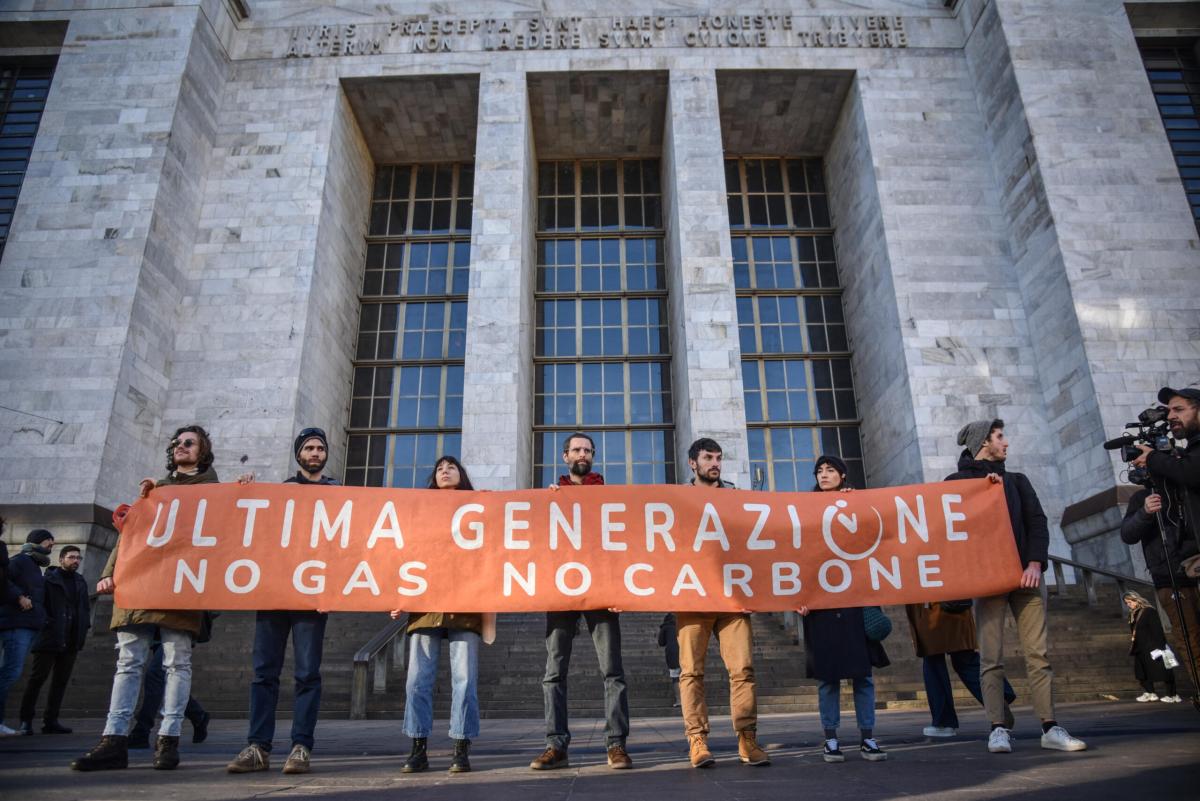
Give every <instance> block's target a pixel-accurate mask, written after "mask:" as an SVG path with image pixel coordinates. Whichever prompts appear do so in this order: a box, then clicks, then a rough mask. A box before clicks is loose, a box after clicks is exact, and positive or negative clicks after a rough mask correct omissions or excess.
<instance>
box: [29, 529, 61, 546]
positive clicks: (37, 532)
mask: <svg viewBox="0 0 1200 801" xmlns="http://www.w3.org/2000/svg"><path fill="white" fill-rule="evenodd" d="M52 539H54V535H53V534H51V533H50V532H49V531H46V529H44V528H35V529H34V530H33V531H31V532H29V536H27V537H26V538H25V541H26V542H32V543H33V544H34V545H41V544H42V543H43V542H45V541H46V540H52Z"/></svg>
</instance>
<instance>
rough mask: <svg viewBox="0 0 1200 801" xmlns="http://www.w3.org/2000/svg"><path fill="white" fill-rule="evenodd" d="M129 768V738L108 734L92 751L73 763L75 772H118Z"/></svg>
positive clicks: (72, 766)
mask: <svg viewBox="0 0 1200 801" xmlns="http://www.w3.org/2000/svg"><path fill="white" fill-rule="evenodd" d="M127 767H129V738H128V737H126V736H124V735H119V734H106V735H104V736H103V737H101V738H100V742H99V744H97V745H96V747H95V748H93V749H92V750H91V751H88V752H87V753H86V754H84V755H83V756H81V757H80V758H79V759H77V760H75V761H74V762H72V763H71V768H72V769H73V770H85V771H86V770H118V769H120V768H127Z"/></svg>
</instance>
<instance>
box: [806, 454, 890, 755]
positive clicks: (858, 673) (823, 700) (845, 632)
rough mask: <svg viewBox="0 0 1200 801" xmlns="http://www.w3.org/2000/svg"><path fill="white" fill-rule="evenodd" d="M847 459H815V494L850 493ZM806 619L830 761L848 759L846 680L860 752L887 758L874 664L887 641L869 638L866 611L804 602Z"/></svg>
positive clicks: (883, 659) (881, 661) (810, 668)
mask: <svg viewBox="0 0 1200 801" xmlns="http://www.w3.org/2000/svg"><path fill="white" fill-rule="evenodd" d="M846 473H847V470H846V463H845V462H843V461H842V460H841V459H839V458H837V457H836V456H822V457H820V458H819V459H817V463H816V466H815V467H814V469H813V474H814V475H815V476H816V479H817V485H816V487H815V488H814V490H815V491H817V492H849V491H850V490H852V489H854V488H853V487H851V486H850V485H849V484H847V483H846ZM797 611H798V612H799V613H800V614H801V615H802V616H803V617H804V653H805V658H806V661H807V672H808V677H809V678H812V679H817V680H818V681H819V682H820V684H819V685H818V687H817V702H818V705H819V708H820V713H821V726H822V728H823V729H824V731H825V748H824V758H825V761H826V762H844V761H846V757H845V755H844V754H843V753H842V750H841V748H840V746H839V744H838V739H837V727H838V723H839V722H840V721H841V706H840V694H841V686H842V679H849V680H850V681H851V682H852V684H853V686H854V715H855V718H856V719H857V722H858V728H859V732H860V733H861V742H860V744H859V751H860V752H861V753H862V758H863V759H865V760H867V761H869V762H881V761H883V760H885V759H887V753H886V752H884V750H883V749H882V748H880V747H879V743H878V742H877V741H876V740H875V734H874V731H873V729H874V727H875V682H874V681H873V680H872V679H871V668H872V666H874V667H887V665H888V664H890V663H889V662H888V658H887V654H886V653H885V652H884V650H883V645H882V644H880V643H878V642H872V641H870V640H868V639H867V629H866V624H865V623H864V620H863V610H862V609H859V608H852V609H815V610H809V608H808V607H807V606H802V607H800V609H798V610H797Z"/></svg>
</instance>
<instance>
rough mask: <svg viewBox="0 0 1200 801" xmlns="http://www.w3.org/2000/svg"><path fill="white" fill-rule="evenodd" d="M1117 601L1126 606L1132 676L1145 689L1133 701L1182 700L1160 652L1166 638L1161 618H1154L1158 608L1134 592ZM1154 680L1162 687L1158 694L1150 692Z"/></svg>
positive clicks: (1176, 701) (1165, 642)
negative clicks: (1163, 687) (1127, 610)
mask: <svg viewBox="0 0 1200 801" xmlns="http://www.w3.org/2000/svg"><path fill="white" fill-rule="evenodd" d="M1121 600H1123V601H1125V606H1127V607H1129V640H1130V644H1129V653H1130V654H1132V655H1133V675H1134V676H1135V677H1137V680H1138V683H1140V684H1141V685H1142V689H1143V690H1144V691H1145V692H1143V693H1142V694H1141V695H1139V696H1138V697H1137V700H1138V701H1141V702H1143V703H1145V702H1147V701H1162V702H1163V703H1166V704H1178V703H1179V702H1180V701H1182V700H1183V699H1181V698H1180V697H1179V694H1178V693H1176V692H1175V671H1174V670H1173V669H1171V668H1169V667H1167V666H1166V664H1165V654H1164V653H1163V652H1164V651H1165V650H1166V648H1167V638H1166V635H1164V634H1163V628H1162V621H1160V620H1159V619H1158V610H1157V609H1155V608H1154V605H1153V604H1151V603H1150V602H1149V601H1147V600H1146V599H1145V598H1143V597H1142V596H1141V595H1139V594H1138V593H1136V592H1127V593H1125V594H1124V595H1123V596H1121ZM1155 653H1157V654H1158V656H1157V657H1156V656H1155ZM1156 681H1157V682H1161V683H1162V684H1163V685H1164V686H1165V687H1166V692H1165V693H1164V694H1163V695H1162V696H1161V697H1160V696H1158V695H1156V694H1155V693H1154V682H1156Z"/></svg>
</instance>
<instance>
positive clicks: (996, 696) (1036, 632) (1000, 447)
mask: <svg viewBox="0 0 1200 801" xmlns="http://www.w3.org/2000/svg"><path fill="white" fill-rule="evenodd" d="M958 444H959V445H962V446H963V447H964V450H963V452H962V455H961V456H960V457H959V460H958V472H956V473H953V474H951V475H949V476H947V477H946V480H947V481H952V480H956V479H964V478H988V479H990V480H991V481H992V482H993V483H1000V484H1003V485H1004V500H1005V503H1006V504H1007V506H1008V517H1009V522H1010V523H1011V525H1012V532H1013V538H1014V539H1015V540H1016V546H1017V555H1018V556H1019V557H1020V559H1021V564H1022V565H1024V566H1025V569H1024V570H1023V571H1022V573H1021V586H1020V587H1019V588H1018V589H1015V590H1013V591H1012V592H1009V593H1005V594H1004V595H994V596H992V597H990V598H979V599H976V601H975V624H976V628H977V630H978V637H979V661H980V671H979V674H980V684H981V685H982V689H983V705H984V709H986V710H987V714H988V719H989V720H990V721H991V724H992V731H991V733H990V734H989V735H988V751H990V752H992V753H993V754H1006V753H1009V752H1010V751H1012V739H1011V737H1010V734H1009V727H1008V725H1006V721H1005V711H1006V710H1005V703H1004V682H1005V676H1004V657H1003V654H1004V612H1005V610H1006V609H1011V610H1012V615H1013V618H1014V620H1015V621H1016V624H1017V636H1018V637H1019V638H1020V640H1021V647H1022V649H1023V650H1024V651H1025V672H1026V674H1027V675H1028V677H1029V691H1030V695H1032V696H1033V708H1034V711H1035V712H1037V714H1038V717H1040V718H1041V720H1042V743H1041V744H1042V748H1049V749H1052V750H1055V751H1083V750H1084V749H1086V748H1087V744H1086V743H1084V742H1083V740H1080V739H1079V738H1077V737H1072V736H1071V735H1070V734H1068V733H1067V730H1066V729H1064V728H1063V727H1062V726H1059V725H1058V722H1057V721H1056V720H1055V716H1054V697H1053V682H1054V672H1053V671H1052V670H1051V669H1050V660H1049V659H1048V658H1047V656H1046V598H1045V595H1044V594H1043V585H1042V571H1043V570H1045V568H1046V558H1047V551H1048V549H1049V546H1050V530H1049V527H1048V526H1047V524H1046V513H1045V512H1043V511H1042V504H1041V502H1040V501H1039V500H1038V497H1037V493H1036V492H1034V490H1033V485H1032V484H1031V483H1029V479H1028V478H1026V477H1025V476H1024V475H1023V474H1021V473H1013V472H1010V471H1008V470H1006V469H1005V460H1006V459H1007V458H1008V440H1007V439H1005V437H1004V421H1003V420H976V421H975V422H973V423H967V425H965V426H963V427H962V429H961V430H960V431H959V432H958Z"/></svg>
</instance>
